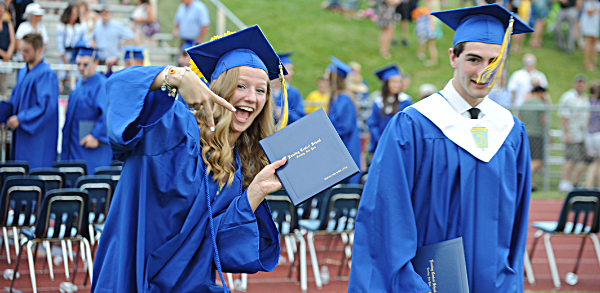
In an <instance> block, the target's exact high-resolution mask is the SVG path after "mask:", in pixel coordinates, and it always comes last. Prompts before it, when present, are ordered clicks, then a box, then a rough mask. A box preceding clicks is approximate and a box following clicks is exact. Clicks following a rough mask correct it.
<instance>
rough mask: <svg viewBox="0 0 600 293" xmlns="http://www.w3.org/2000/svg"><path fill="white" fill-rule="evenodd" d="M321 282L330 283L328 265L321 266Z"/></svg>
mask: <svg viewBox="0 0 600 293" xmlns="http://www.w3.org/2000/svg"><path fill="white" fill-rule="evenodd" d="M321 282H323V285H327V284H329V268H328V267H327V266H322V267H321Z"/></svg>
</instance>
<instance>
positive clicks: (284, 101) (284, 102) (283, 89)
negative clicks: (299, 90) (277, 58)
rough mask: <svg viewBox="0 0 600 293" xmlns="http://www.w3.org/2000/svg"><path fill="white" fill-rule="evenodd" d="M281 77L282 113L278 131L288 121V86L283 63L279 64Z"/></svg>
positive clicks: (277, 127)
mask: <svg viewBox="0 0 600 293" xmlns="http://www.w3.org/2000/svg"><path fill="white" fill-rule="evenodd" d="M279 79H281V115H280V116H279V122H277V126H276V129H277V130H278V131H279V130H282V129H284V128H285V127H286V126H287V123H288V99H287V86H286V85H285V76H283V66H282V65H281V63H280V64H279Z"/></svg>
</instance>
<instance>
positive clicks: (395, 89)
mask: <svg viewBox="0 0 600 293" xmlns="http://www.w3.org/2000/svg"><path fill="white" fill-rule="evenodd" d="M387 82H388V88H389V90H390V95H393V96H395V95H397V94H399V93H400V92H401V91H402V77H400V75H394V76H392V77H390V78H388V80H387Z"/></svg>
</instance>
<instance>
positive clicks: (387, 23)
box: [377, 0, 401, 59]
mask: <svg viewBox="0 0 600 293" xmlns="http://www.w3.org/2000/svg"><path fill="white" fill-rule="evenodd" d="M377 2H378V3H377V26H379V28H380V29H381V32H380V33H379V55H381V57H383V58H385V59H390V58H392V54H391V53H390V45H391V43H392V39H393V38H394V34H395V32H396V18H395V12H396V7H397V6H398V5H399V4H400V2H401V0H378V1H377Z"/></svg>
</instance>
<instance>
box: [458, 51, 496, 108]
mask: <svg viewBox="0 0 600 293" xmlns="http://www.w3.org/2000/svg"><path fill="white" fill-rule="evenodd" d="M453 50H454V49H453V48H452V49H450V50H449V54H450V64H451V65H452V67H453V68H454V80H453V81H452V85H453V86H454V88H455V89H456V91H457V92H458V93H459V94H460V95H461V96H462V97H463V99H465V101H467V103H469V104H470V105H471V106H475V105H477V104H479V102H481V99H483V98H484V97H485V96H486V95H487V94H488V93H489V92H490V90H491V89H490V88H488V86H487V85H485V84H478V83H477V77H478V76H479V74H480V73H481V72H482V71H483V69H485V67H486V66H488V65H489V64H490V63H491V62H492V61H494V59H495V58H496V57H497V56H498V54H499V53H500V45H495V44H485V43H478V42H466V43H465V46H464V50H463V51H462V52H461V53H460V55H459V56H458V57H457V56H456V55H454V53H453Z"/></svg>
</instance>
